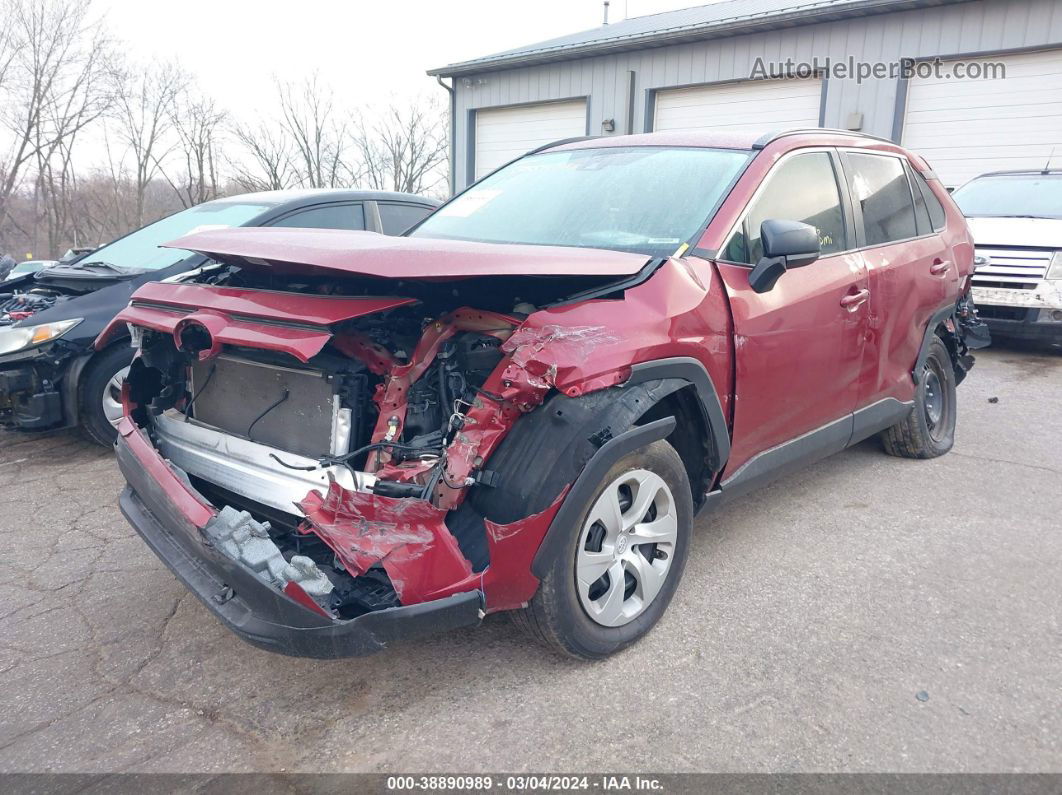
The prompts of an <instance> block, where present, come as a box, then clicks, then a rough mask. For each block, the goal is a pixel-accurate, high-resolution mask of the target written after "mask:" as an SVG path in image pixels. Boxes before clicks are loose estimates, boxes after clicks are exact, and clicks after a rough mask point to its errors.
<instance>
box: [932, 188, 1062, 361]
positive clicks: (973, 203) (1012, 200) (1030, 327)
mask: <svg viewBox="0 0 1062 795" xmlns="http://www.w3.org/2000/svg"><path fill="white" fill-rule="evenodd" d="M953 198H954V199H955V201H956V203H957V204H958V205H959V208H960V209H961V210H962V212H963V214H964V215H965V216H966V220H967V222H968V223H969V225H970V231H971V232H973V237H974V244H975V246H976V255H977V256H976V259H975V265H976V268H977V270H976V272H975V273H974V276H973V299H974V303H975V304H976V305H977V309H978V311H979V313H980V315H981V317H982V318H983V319H984V320H985V321H987V323H988V325H989V328H990V329H991V331H992V336H993V337H1012V338H1021V339H1033V340H1042V341H1050V342H1058V343H1062V170H1060V169H1054V170H1044V171H1003V172H997V173H993V174H984V175H982V176H980V177H976V178H975V179H972V180H970V181H969V182H967V183H966V184H965V185H963V186H962V187H961V188H959V189H958V190H956V191H955V193H954V194H953Z"/></svg>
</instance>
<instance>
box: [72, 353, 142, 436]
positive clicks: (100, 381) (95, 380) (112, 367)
mask: <svg viewBox="0 0 1062 795" xmlns="http://www.w3.org/2000/svg"><path fill="white" fill-rule="evenodd" d="M132 359H133V350H132V349H131V348H128V347H126V346H124V345H117V346H114V347H112V348H108V349H107V350H105V351H104V352H103V353H101V354H99V355H98V356H96V358H94V359H93V360H92V361H91V362H89V365H88V367H87V368H85V372H84V373H83V374H82V375H81V385H80V389H79V392H80V395H81V427H82V429H83V430H84V432H85V433H86V434H87V435H88V437H89V438H90V439H92V441H94V442H96V443H97V444H102V445H104V446H107V447H109V446H111V445H113V444H114V440H115V439H117V438H118V421H119V420H120V419H121V418H122V384H124V383H125V378H126V376H127V375H128V374H129V363H130V362H131V361H132Z"/></svg>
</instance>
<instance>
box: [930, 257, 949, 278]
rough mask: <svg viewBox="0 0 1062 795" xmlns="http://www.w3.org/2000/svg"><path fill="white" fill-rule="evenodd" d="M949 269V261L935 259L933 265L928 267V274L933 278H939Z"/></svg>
mask: <svg viewBox="0 0 1062 795" xmlns="http://www.w3.org/2000/svg"><path fill="white" fill-rule="evenodd" d="M950 267H951V260H946V259H935V260H933V264H932V265H930V266H929V272H930V273H932V274H933V275H934V276H941V275H943V274H945V273H947V272H948V268H950Z"/></svg>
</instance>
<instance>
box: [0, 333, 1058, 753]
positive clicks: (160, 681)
mask: <svg viewBox="0 0 1062 795" xmlns="http://www.w3.org/2000/svg"><path fill="white" fill-rule="evenodd" d="M979 359H980V361H979V362H978V366H977V368H976V369H975V370H974V372H973V374H972V375H971V376H970V378H969V380H968V381H967V382H966V383H965V384H963V386H962V387H961V388H960V419H959V431H958V441H957V443H956V446H955V450H954V451H953V452H952V453H951V454H950V455H948V456H945V457H944V458H941V459H938V460H935V461H929V462H915V461H905V460H899V459H895V458H889V457H887V456H885V455H884V454H883V453H881V451H880V449H879V446H878V445H877V443H876V442H867V443H864V444H862V445H860V446H858V447H856V448H854V449H852V450H849V451H847V452H845V453H842V454H840V455H838V456H834V457H833V458H832V459H830V460H827V461H825V462H822V463H821V464H818V465H816V466H814V467H811V468H809V469H807V470H806V471H803V472H801V473H799V474H797V475H795V476H792V477H789V478H786V479H785V480H782V481H779V482H777V483H776V484H774V485H772V486H770V487H768V488H767V489H765V490H763V491H761V492H759V493H757V494H754V495H752V496H750V497H748V498H746V499H745V500H744V501H743V502H740V503H738V504H735V505H732V506H729V507H727V508H725V509H724V510H722V511H720V512H718V513H716V514H714V515H711V516H708V517H705V518H704V519H702V520H701V521H700V522H699V526H698V532H697V534H696V538H695V542H694V547H693V550H692V554H691V557H690V561H689V564H688V566H687V569H686V574H685V579H684V581H683V583H682V587H681V588H680V589H679V593H678V595H677V596H676V598H675V600H674V602H673V603H672V605H671V608H670V610H669V611H668V614H667V615H666V616H665V617H664V619H663V621H662V622H661V623H660V625H659V626H658V627H657V628H656V629H655V631H654V632H653V633H652V634H651V635H650V636H649V637H648V638H647V639H646V640H644V641H643V642H641V643H640V644H638V645H637V646H635V647H634V648H632V649H629V650H627V651H625V652H624V653H622V654H620V655H618V656H616V657H615V658H613V659H610V660H608V661H605V662H602V663H598V664H592V665H591V664H580V663H576V662H571V661H567V660H562V659H559V658H556V657H554V656H551V655H550V654H549V653H548V652H546V651H544V650H542V649H540V648H538V647H537V646H535V645H533V644H532V643H530V642H529V641H526V640H525V639H524V638H523V637H522V636H521V634H520V633H519V632H518V631H517V630H516V628H515V627H514V626H513V625H512V624H511V623H510V622H509V621H508V620H507V619H506V618H505V617H504V616H491V617H489V618H488V619H487V620H486V621H485V622H484V624H483V625H482V626H481V627H479V628H476V629H469V630H466V631H461V632H455V633H452V634H449V635H445V636H441V637H437V638H434V639H432V640H429V641H426V642H420V643H413V644H405V645H401V646H397V645H396V646H394V647H393V648H391V649H389V650H387V651H386V652H384V653H382V654H379V655H376V656H373V657H369V658H365V659H361V660H346V661H336V662H319V661H310V660H297V659H288V658H284V657H279V656H275V655H272V654H269V653H267V652H263V651H259V650H257V649H254V648H252V647H250V646H247V645H245V644H243V643H242V642H241V641H239V640H237V639H236V638H235V637H233V636H232V635H230V634H229V633H228V632H227V631H225V630H224V629H222V627H221V626H220V625H219V624H218V623H217V622H216V621H215V620H214V619H213V617H212V616H211V615H210V614H209V613H208V612H207V611H206V610H205V609H204V608H203V607H202V606H201V605H200V604H199V602H198V601H197V600H196V599H195V598H194V597H192V596H191V595H189V594H187V593H186V592H185V590H184V588H183V587H182V586H181V585H180V584H179V583H178V582H176V580H175V579H174V578H173V576H171V575H170V573H169V572H168V571H167V570H166V569H165V568H164V567H163V566H162V564H161V563H159V562H158V561H157V560H156V559H155V557H154V556H153V555H152V554H151V553H150V552H149V551H148V549H147V548H146V547H145V546H144V544H143V543H142V542H141V541H140V540H139V538H138V537H137V536H136V535H135V534H134V533H133V532H132V530H131V529H130V528H129V527H128V526H127V525H126V523H125V521H124V520H123V518H122V516H121V515H120V513H119V512H118V508H117V506H116V497H117V495H118V492H119V490H120V488H121V485H122V482H121V478H120V477H119V475H118V473H117V471H116V469H115V466H114V463H113V460H112V454H111V453H110V452H109V451H107V450H103V449H101V448H98V447H93V446H91V445H90V444H87V443H85V442H83V441H81V440H80V439H79V438H78V437H76V436H74V435H71V434H54V435H51V436H48V437H43V438H42V437H34V438H31V437H23V436H14V435H11V434H2V433H0V503H2V506H3V510H2V515H0V533H2V538H3V540H4V542H5V543H4V545H3V550H4V553H3V557H2V558H0V615H2V618H0V670H2V671H3V680H4V686H3V687H2V688H0V771H8V772H10V771H69V772H112V771H150V772H199V771H202V772H215V771H252V770H253V771H279V770H287V771H296V770H305V771H436V772H441V771H458V772H471V771H494V772H497V771H540V772H541V771H544V770H558V771H562V772H563V771H591V770H617V769H618V770H627V771H637V770H651V771H654V772H668V771H677V772H682V771H788V772H795V771H911V772H914V771H981V772H989V771H1062V739H1060V738H1062V619H1060V616H1062V599H1060V595H1062V587H1060V583H1062V522H1060V519H1059V517H1060V516H1062V356H1058V355H1054V354H1050V353H1046V354H1045V353H1037V352H1030V351H1022V350H1007V349H999V350H991V351H987V352H984V353H983V354H982V355H981V356H980V357H979Z"/></svg>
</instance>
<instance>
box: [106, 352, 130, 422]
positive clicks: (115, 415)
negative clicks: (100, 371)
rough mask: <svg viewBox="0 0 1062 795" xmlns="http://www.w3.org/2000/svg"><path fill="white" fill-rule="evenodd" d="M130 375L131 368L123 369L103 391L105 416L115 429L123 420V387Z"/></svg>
mask: <svg viewBox="0 0 1062 795" xmlns="http://www.w3.org/2000/svg"><path fill="white" fill-rule="evenodd" d="M128 375H129V368H128V367H123V368H122V369H121V370H119V371H118V372H117V373H115V374H114V375H113V376H112V377H111V380H110V381H108V382H107V386H106V387H104V389H103V416H104V417H106V418H107V422H109V423H110V424H111V425H112V426H114V427H115V428H117V427H118V421H119V420H121V419H122V385H123V384H124V383H125V379H126V377H127V376H128Z"/></svg>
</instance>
